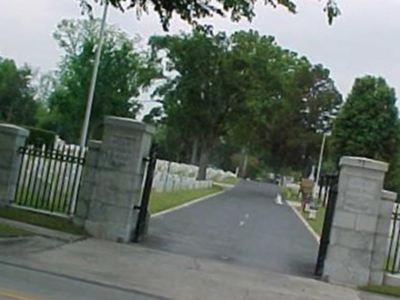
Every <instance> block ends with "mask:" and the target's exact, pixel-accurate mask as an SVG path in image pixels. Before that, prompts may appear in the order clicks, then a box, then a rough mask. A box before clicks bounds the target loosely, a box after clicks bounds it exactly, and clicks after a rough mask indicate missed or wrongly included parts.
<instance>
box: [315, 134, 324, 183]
mask: <svg viewBox="0 0 400 300" xmlns="http://www.w3.org/2000/svg"><path fill="white" fill-rule="evenodd" d="M326 135H327V134H326V133H324V136H323V137H322V143H321V150H320V152H319V161H318V169H317V178H316V180H315V184H314V187H316V186H317V184H318V182H319V176H320V174H321V166H322V158H323V156H324V148H325V141H326Z"/></svg>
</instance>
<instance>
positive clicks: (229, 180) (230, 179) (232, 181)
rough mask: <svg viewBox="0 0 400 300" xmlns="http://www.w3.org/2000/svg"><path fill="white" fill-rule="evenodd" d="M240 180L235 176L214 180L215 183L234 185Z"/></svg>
mask: <svg viewBox="0 0 400 300" xmlns="http://www.w3.org/2000/svg"><path fill="white" fill-rule="evenodd" d="M239 181H240V178H237V177H227V178H225V179H223V180H216V181H215V182H217V183H223V184H232V185H236V184H237V183H238V182H239Z"/></svg>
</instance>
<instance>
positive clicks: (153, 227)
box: [144, 181, 318, 277]
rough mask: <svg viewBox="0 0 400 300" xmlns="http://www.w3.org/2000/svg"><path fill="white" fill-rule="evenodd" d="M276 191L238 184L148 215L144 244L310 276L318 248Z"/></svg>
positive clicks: (260, 185)
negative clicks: (151, 216) (278, 198)
mask: <svg viewBox="0 0 400 300" xmlns="http://www.w3.org/2000/svg"><path fill="white" fill-rule="evenodd" d="M277 192H278V187H277V186H275V185H272V184H267V183H259V182H251V181H242V182H241V183H239V184H238V185H237V186H236V187H234V188H233V189H231V190H229V191H227V192H225V193H223V194H220V195H218V196H215V197H212V198H210V199H207V200H204V201H202V202H198V203H195V204H193V205H191V206H188V207H185V208H182V209H179V210H176V211H173V212H170V213H167V214H164V215H161V216H158V217H153V218H152V219H151V221H150V228H149V236H148V237H147V239H146V240H145V241H144V245H146V246H147V247H150V248H155V249H159V250H163V251H168V252H171V253H177V254H184V255H187V256H190V257H201V258H210V259H217V260H222V261H225V262H227V263H230V264H240V265H245V266H249V267H255V268H264V269H267V270H270V271H274V272H280V273H285V274H292V275H300V276H307V277H312V273H313V269H314V265H315V259H316V255H317V251H318V244H317V242H316V240H315V239H314V237H313V236H312V235H311V234H310V233H309V232H308V230H307V229H306V228H305V226H304V225H303V224H302V222H301V221H300V220H299V219H298V217H297V216H296V215H295V213H294V212H293V211H292V209H291V208H290V207H289V206H287V205H277V204H275V202H274V199H275V196H276V194H277Z"/></svg>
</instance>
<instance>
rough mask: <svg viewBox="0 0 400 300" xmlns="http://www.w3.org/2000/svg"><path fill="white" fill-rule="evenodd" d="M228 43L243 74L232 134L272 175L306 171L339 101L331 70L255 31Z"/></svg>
mask: <svg viewBox="0 0 400 300" xmlns="http://www.w3.org/2000/svg"><path fill="white" fill-rule="evenodd" d="M231 40H232V52H233V53H234V56H235V57H236V62H237V63H240V64H241V65H242V66H243V70H245V72H242V74H241V76H242V78H241V80H240V81H241V82H242V84H241V85H242V90H243V92H242V93H241V94H242V97H243V99H244V102H245V103H246V105H245V109H244V110H243V111H242V113H241V114H240V116H239V118H238V119H235V120H234V122H232V123H231V124H230V126H229V127H230V134H231V135H232V136H233V139H234V140H235V142H236V144H239V145H243V147H244V150H245V152H246V153H253V154H255V153H257V155H258V158H259V159H260V160H262V161H264V162H265V164H267V165H269V167H271V168H272V169H273V171H274V172H279V171H281V170H282V169H285V168H289V167H290V168H296V169H300V170H301V169H303V170H304V169H306V167H307V166H306V165H307V164H308V163H309V162H310V161H312V160H313V159H315V158H316V156H317V153H318V149H319V145H320V139H321V138H322V133H323V132H326V131H328V130H329V128H330V123H331V120H332V118H333V117H334V115H335V114H336V113H337V110H338V108H339V106H340V104H341V103H342V97H341V95H340V93H339V92H338V90H337V89H336V87H335V85H334V82H333V80H332V79H331V78H330V74H329V71H328V70H327V69H325V68H324V67H323V66H322V65H315V66H314V65H312V64H311V63H310V62H309V61H308V60H307V59H306V58H304V57H299V56H298V55H297V54H296V53H294V52H291V51H288V50H285V49H282V48H281V47H280V46H279V45H277V43H276V41H275V40H274V38H273V37H265V36H261V35H259V34H258V33H257V32H255V31H250V32H243V31H242V32H237V33H235V34H233V36H232V37H231ZM243 83H244V84H243Z"/></svg>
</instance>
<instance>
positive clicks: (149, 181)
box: [133, 145, 157, 243]
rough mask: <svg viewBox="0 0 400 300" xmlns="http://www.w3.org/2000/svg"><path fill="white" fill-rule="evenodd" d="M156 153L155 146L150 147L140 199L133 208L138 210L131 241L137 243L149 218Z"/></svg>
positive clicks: (145, 228)
mask: <svg viewBox="0 0 400 300" xmlns="http://www.w3.org/2000/svg"><path fill="white" fill-rule="evenodd" d="M156 155H157V151H156V147H155V145H153V146H152V147H151V150H150V156H149V157H147V158H145V159H144V160H145V161H146V162H147V168H146V171H145V179H144V185H143V192H142V199H141V202H140V205H139V206H135V209H137V210H139V214H138V218H137V222H136V227H135V232H134V236H133V241H134V242H135V243H138V242H140V241H141V239H142V237H143V236H144V235H145V234H146V231H147V226H148V222H149V218H150V213H149V202H150V194H151V188H152V185H153V175H154V170H155V168H156V162H157V157H156Z"/></svg>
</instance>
